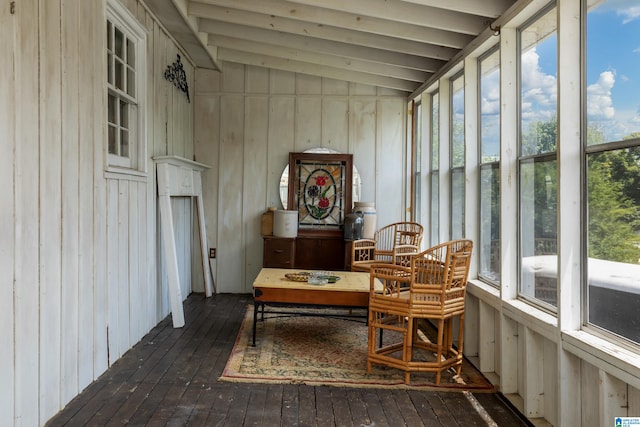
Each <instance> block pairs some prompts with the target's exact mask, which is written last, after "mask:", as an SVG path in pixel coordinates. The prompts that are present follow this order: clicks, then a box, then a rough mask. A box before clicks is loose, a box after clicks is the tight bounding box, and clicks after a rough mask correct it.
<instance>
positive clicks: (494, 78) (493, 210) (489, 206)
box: [478, 48, 501, 286]
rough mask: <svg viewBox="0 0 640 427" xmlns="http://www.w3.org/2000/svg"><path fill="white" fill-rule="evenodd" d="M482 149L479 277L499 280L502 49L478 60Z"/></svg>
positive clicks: (496, 281) (498, 281) (479, 134)
mask: <svg viewBox="0 0 640 427" xmlns="http://www.w3.org/2000/svg"><path fill="white" fill-rule="evenodd" d="M478 68H479V71H480V72H479V84H478V86H479V95H480V96H479V108H478V112H479V117H478V123H479V124H480V126H479V130H478V140H479V148H480V159H479V160H480V161H479V163H480V183H479V184H480V186H479V189H478V190H479V193H480V209H479V213H480V236H479V241H480V245H479V246H480V248H479V253H480V255H479V257H478V258H479V261H480V268H479V269H478V276H479V277H480V278H481V279H483V280H485V281H486V282H488V283H490V284H492V285H496V286H497V285H498V284H499V283H500V270H501V265H500V263H501V260H500V99H501V98H500V50H499V49H497V48H496V49H492V50H490V51H489V52H488V53H486V54H485V55H483V56H481V57H480V58H479V60H478Z"/></svg>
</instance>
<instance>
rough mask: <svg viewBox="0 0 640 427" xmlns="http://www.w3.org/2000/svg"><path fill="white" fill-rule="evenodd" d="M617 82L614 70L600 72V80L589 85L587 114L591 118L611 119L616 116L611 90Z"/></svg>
mask: <svg viewBox="0 0 640 427" xmlns="http://www.w3.org/2000/svg"><path fill="white" fill-rule="evenodd" d="M615 83H616V77H615V74H614V73H613V72H612V71H604V72H602V73H600V77H599V78H598V81H597V82H595V83H594V84H592V85H589V87H587V115H588V117H589V120H590V121H591V120H611V119H613V118H614V116H615V113H616V111H615V108H613V100H612V99H611V90H612V89H613V86H614V85H615Z"/></svg>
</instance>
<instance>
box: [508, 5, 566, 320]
mask: <svg viewBox="0 0 640 427" xmlns="http://www.w3.org/2000/svg"><path fill="white" fill-rule="evenodd" d="M518 36H519V38H518V45H519V51H520V52H519V53H520V62H519V77H520V88H519V89H520V90H519V92H520V94H519V95H520V105H519V112H520V135H519V157H518V167H519V173H518V177H519V219H520V225H519V233H518V236H519V243H520V248H519V250H520V287H519V295H520V297H522V298H525V299H527V300H529V301H531V302H532V303H534V304H537V305H540V306H541V307H543V308H545V309H549V310H550V311H555V309H556V307H557V285H558V280H557V273H555V272H550V273H549V274H545V275H543V274H541V272H540V271H539V268H538V267H537V266H538V265H539V264H540V263H541V262H544V261H545V260H547V262H550V263H551V264H553V262H554V261H555V260H556V254H557V238H558V218H557V217H558V206H557V200H558V165H557V160H556V147H557V129H558V120H557V114H558V105H557V101H558V100H557V93H558V84H557V82H558V68H557V57H558V38H557V9H556V7H555V6H554V7H550V8H548V9H546V10H544V11H543V12H542V13H541V14H540V15H538V16H536V17H535V18H534V19H533V20H531V21H530V22H529V23H528V24H525V26H524V27H523V28H521V29H520V30H519V33H518ZM555 262H556V263H557V261H555Z"/></svg>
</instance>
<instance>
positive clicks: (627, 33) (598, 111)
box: [587, 0, 640, 140]
mask: <svg viewBox="0 0 640 427" xmlns="http://www.w3.org/2000/svg"><path fill="white" fill-rule="evenodd" d="M587 87H588V89H587V93H588V95H587V98H588V104H587V108H588V117H589V121H590V122H592V123H598V124H599V125H600V126H601V127H602V129H603V130H604V131H605V133H606V135H607V138H608V139H609V140H619V139H622V138H623V137H624V136H626V135H628V134H630V133H631V132H640V2H638V0H609V1H607V2H604V4H603V5H602V6H601V7H597V8H595V9H594V10H592V11H590V12H589V15H588V21H587Z"/></svg>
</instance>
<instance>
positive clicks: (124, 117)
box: [120, 101, 129, 129]
mask: <svg viewBox="0 0 640 427" xmlns="http://www.w3.org/2000/svg"><path fill="white" fill-rule="evenodd" d="M120 127H122V128H125V129H129V104H127V103H126V102H124V101H120Z"/></svg>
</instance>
